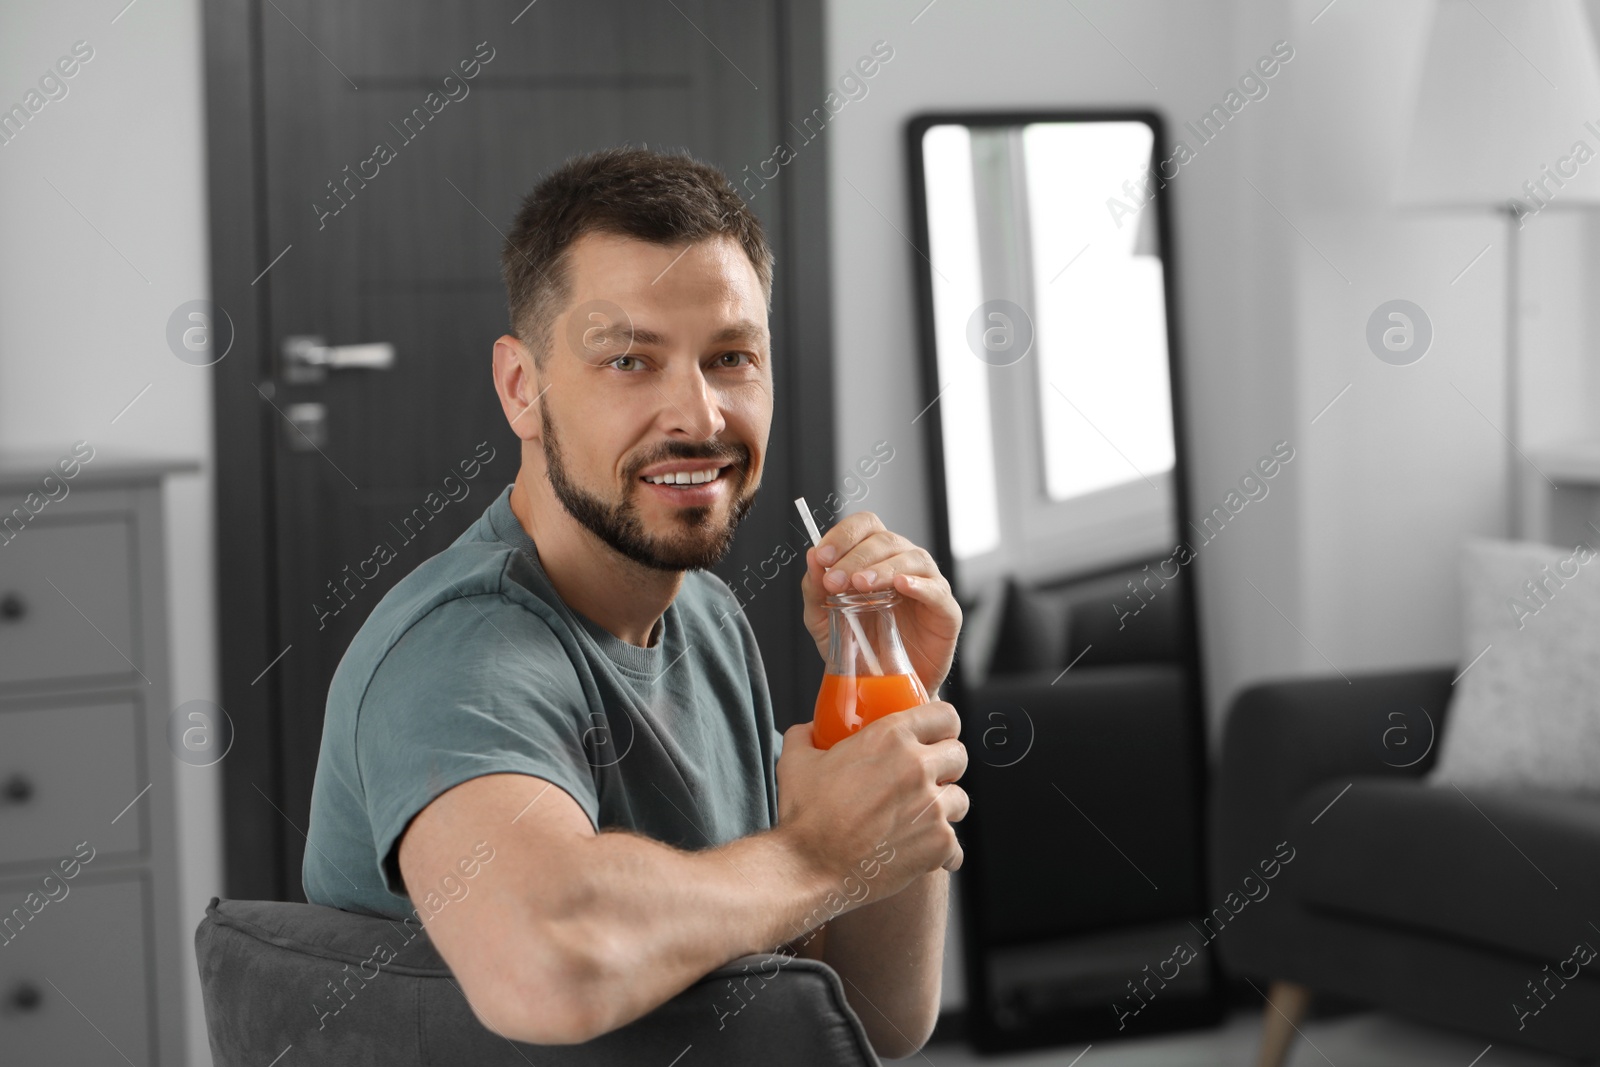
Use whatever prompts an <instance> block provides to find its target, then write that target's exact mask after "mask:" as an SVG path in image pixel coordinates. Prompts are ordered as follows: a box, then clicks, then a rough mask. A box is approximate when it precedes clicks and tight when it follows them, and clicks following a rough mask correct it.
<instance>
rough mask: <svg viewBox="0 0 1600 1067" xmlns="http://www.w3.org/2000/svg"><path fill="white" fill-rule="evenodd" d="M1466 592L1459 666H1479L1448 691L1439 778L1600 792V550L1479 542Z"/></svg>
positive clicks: (1465, 550) (1471, 547)
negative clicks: (1598, 552) (1599, 790)
mask: <svg viewBox="0 0 1600 1067" xmlns="http://www.w3.org/2000/svg"><path fill="white" fill-rule="evenodd" d="M1461 585H1462V598H1461V602H1462V610H1463V615H1464V625H1463V628H1462V629H1463V638H1464V644H1463V645H1462V648H1461V659H1460V660H1459V661H1458V664H1457V667H1458V669H1461V668H1467V665H1468V664H1469V663H1471V664H1472V666H1471V667H1470V669H1467V670H1466V673H1465V674H1464V675H1463V676H1462V677H1461V678H1460V679H1459V680H1458V681H1457V682H1456V683H1455V688H1454V689H1453V690H1452V692H1451V696H1450V709H1449V715H1448V718H1447V721H1446V725H1445V728H1444V738H1443V741H1442V742H1441V744H1440V749H1439V761H1438V763H1437V765H1435V767H1434V769H1433V772H1432V775H1431V778H1432V780H1433V781H1435V782H1442V783H1454V784H1457V785H1540V786H1547V787H1551V788H1557V789H1580V790H1593V789H1595V788H1600V554H1597V553H1596V551H1595V550H1594V549H1593V548H1591V547H1590V546H1589V545H1588V544H1580V545H1577V546H1575V547H1574V548H1558V547H1556V546H1554V545H1543V544H1538V543H1536V542H1533V541H1492V540H1485V539H1472V540H1469V541H1467V542H1466V543H1465V544H1464V545H1463V546H1462V550H1461ZM1486 646H1487V647H1488V651H1487V652H1484V648H1485V647H1486ZM1480 652H1482V653H1483V657H1482V658H1481V659H1479V660H1478V661H1477V662H1476V663H1472V660H1473V657H1475V656H1477V655H1478V654H1479V653H1480Z"/></svg>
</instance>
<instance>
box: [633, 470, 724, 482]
mask: <svg viewBox="0 0 1600 1067" xmlns="http://www.w3.org/2000/svg"><path fill="white" fill-rule="evenodd" d="M721 473H722V468H721V467H716V468H713V469H712V470H704V471H677V472H676V473H673V474H653V475H649V476H647V477H646V478H645V481H647V482H654V483H655V484H656V485H699V484H700V483H702V482H709V481H712V480H713V479H715V478H716V477H717V475H719V474H721Z"/></svg>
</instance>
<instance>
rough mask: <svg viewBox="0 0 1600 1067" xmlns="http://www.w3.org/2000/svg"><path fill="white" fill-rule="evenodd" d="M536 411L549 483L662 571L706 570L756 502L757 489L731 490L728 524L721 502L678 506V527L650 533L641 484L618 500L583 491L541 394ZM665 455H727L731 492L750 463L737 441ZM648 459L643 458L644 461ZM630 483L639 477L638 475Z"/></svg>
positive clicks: (571, 508)
mask: <svg viewBox="0 0 1600 1067" xmlns="http://www.w3.org/2000/svg"><path fill="white" fill-rule="evenodd" d="M539 417H540V420H541V422H542V424H543V433H542V434H541V439H542V441H543V443H544V460H545V470H546V471H547V472H548V474H549V477H550V487H551V488H552V489H554V490H555V494H556V499H557V500H559V501H561V506H562V507H564V508H566V509H567V513H568V514H569V515H571V516H572V517H573V518H574V519H577V520H578V522H579V523H581V524H582V525H583V527H584V528H585V529H587V530H588V531H589V532H590V533H592V534H594V535H595V536H596V537H598V538H600V540H602V541H604V542H605V543H606V544H608V545H610V546H611V547H612V548H614V549H616V550H617V551H618V552H620V553H622V554H623V555H624V556H626V557H627V558H629V559H631V560H633V561H634V562H636V563H642V564H644V565H645V566H646V567H650V568H653V569H655V570H660V571H688V570H708V569H710V568H711V567H713V566H715V565H716V564H717V563H719V562H721V560H722V558H723V557H724V556H726V555H727V554H728V550H729V549H730V548H731V547H732V546H733V532H734V530H735V528H737V527H738V525H739V524H740V523H741V522H743V521H744V518H745V516H746V515H748V514H749V513H750V509H751V508H752V507H754V506H755V502H756V499H755V498H756V493H755V492H752V493H751V494H750V495H749V496H747V497H739V496H735V497H734V498H733V507H732V511H731V514H730V515H729V517H728V522H727V525H725V526H723V525H720V524H718V523H717V521H716V517H715V513H716V509H717V507H718V506H719V505H705V506H697V507H679V508H675V509H674V517H675V525H676V526H677V527H678V530H677V531H675V532H674V533H672V534H668V535H666V536H664V537H655V536H652V535H651V534H650V533H648V532H647V531H646V530H645V527H644V523H643V522H641V521H640V518H639V509H638V507H637V506H636V504H635V502H634V497H633V494H634V493H637V492H642V491H643V490H642V489H629V490H628V492H627V493H626V494H625V495H624V496H623V499H622V501H621V503H616V504H613V503H609V502H608V501H606V500H604V499H602V498H600V497H598V496H595V495H593V494H591V493H589V492H586V491H585V490H584V489H583V488H581V487H580V486H579V485H578V484H577V483H576V482H574V481H573V480H572V478H571V477H570V476H569V475H568V473H567V468H566V465H565V463H564V462H563V461H562V455H561V443H560V441H559V439H558V438H557V435H556V430H555V424H554V423H553V422H552V421H551V419H550V408H549V405H548V404H547V402H546V401H545V399H544V397H542V396H541V397H540V398H539ZM671 453H672V454H671V455H669V456H666V457H662V458H663V459H666V460H669V461H670V460H679V459H713V460H714V459H726V460H729V461H730V462H729V465H728V466H727V467H725V468H724V469H723V472H722V474H720V475H719V476H718V477H721V478H732V477H734V476H735V475H737V476H738V484H737V485H736V486H735V485H730V486H729V487H728V489H727V492H729V493H737V492H739V491H742V490H743V489H744V482H745V478H746V477H747V474H746V472H747V471H748V470H749V467H750V454H749V451H748V450H747V449H744V448H742V447H739V446H737V445H735V446H731V447H730V448H727V449H720V450H719V449H715V448H710V447H707V448H694V447H693V446H677V447H673V448H672V449H671ZM648 465H649V464H645V466H648ZM633 485H635V486H638V485H642V483H641V482H640V481H639V480H638V478H637V476H636V477H635V478H634V479H633Z"/></svg>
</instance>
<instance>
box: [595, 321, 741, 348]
mask: <svg viewBox="0 0 1600 1067" xmlns="http://www.w3.org/2000/svg"><path fill="white" fill-rule="evenodd" d="M766 339H767V331H766V328H765V327H763V326H762V325H761V324H760V323H757V322H752V321H750V320H749V319H741V320H740V321H739V322H736V323H733V324H731V325H729V326H725V327H723V328H722V329H720V330H718V331H717V332H716V334H715V335H714V336H712V338H711V341H710V343H711V344H714V345H721V344H727V343H728V342H730V341H744V342H747V343H749V344H760V343H762V342H764V341H766ZM629 341H632V343H633V344H636V345H647V346H649V347H652V348H663V347H665V346H666V344H667V339H666V338H665V337H664V336H662V335H661V334H659V333H656V332H655V331H654V330H648V329H645V328H644V327H643V326H634V327H631V328H630V327H629V326H628V324H627V323H621V322H619V323H615V324H613V325H611V326H606V327H603V328H600V329H596V330H590V331H586V332H585V334H584V343H585V345H586V347H589V348H595V349H598V348H604V347H606V346H608V345H611V344H617V345H619V346H620V345H623V344H627V343H628V342H629Z"/></svg>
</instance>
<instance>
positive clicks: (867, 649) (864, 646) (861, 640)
mask: <svg viewBox="0 0 1600 1067" xmlns="http://www.w3.org/2000/svg"><path fill="white" fill-rule="evenodd" d="M794 506H795V507H797V508H799V509H800V519H801V521H803V522H804V523H805V524H806V533H808V534H810V535H811V544H812V546H813V547H814V546H816V545H819V544H821V543H822V531H820V530H818V529H817V520H816V519H813V518H812V517H811V509H810V508H808V507H806V498H805V497H803V496H801V497H796V498H795V501H794ZM846 587H847V588H848V583H847V586H846ZM844 617H845V619H846V620H847V621H848V622H849V623H850V629H851V630H854V631H855V635H856V643H857V644H859V645H860V646H861V654H862V655H864V656H866V657H867V667H868V668H869V669H870V670H871V671H872V673H873V674H882V673H883V668H882V667H880V666H878V657H877V655H876V654H875V653H874V652H873V651H872V646H871V645H869V644H868V643H867V635H866V634H864V633H862V632H861V623H860V622H859V621H858V620H857V619H856V617H855V616H854V615H852V614H850V613H849V612H845V616H844Z"/></svg>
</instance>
